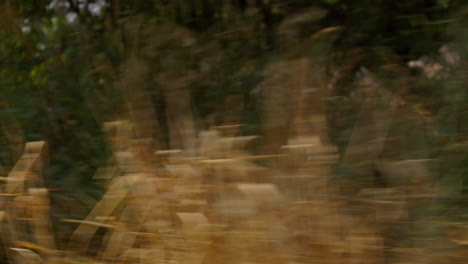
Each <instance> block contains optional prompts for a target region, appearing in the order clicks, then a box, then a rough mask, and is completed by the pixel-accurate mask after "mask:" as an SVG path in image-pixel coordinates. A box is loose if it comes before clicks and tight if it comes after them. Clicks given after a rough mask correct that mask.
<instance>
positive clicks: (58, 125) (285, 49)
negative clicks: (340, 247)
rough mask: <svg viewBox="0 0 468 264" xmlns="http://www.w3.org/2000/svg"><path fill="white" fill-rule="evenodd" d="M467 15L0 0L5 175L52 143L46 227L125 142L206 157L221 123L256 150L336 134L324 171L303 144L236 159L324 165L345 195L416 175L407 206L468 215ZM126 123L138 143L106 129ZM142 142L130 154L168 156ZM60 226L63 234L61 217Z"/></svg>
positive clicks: (439, 1) (277, 1)
mask: <svg viewBox="0 0 468 264" xmlns="http://www.w3.org/2000/svg"><path fill="white" fill-rule="evenodd" d="M467 16H468V9H467V6H466V4H465V3H463V1H455V0H411V1H371V0H353V1H345V0H316V1H307V0H229V1H228V0H226V1H220V0H154V1H138V0H137V1H123V0H35V1H12V0H1V1H0V39H1V41H0V56H1V59H0V84H1V86H0V87H1V88H0V93H1V95H2V96H1V99H0V117H1V119H0V120H2V123H1V128H2V130H1V132H0V164H1V165H2V172H3V174H4V175H5V176H6V175H7V174H8V173H9V172H10V171H11V170H12V169H13V166H14V165H15V164H17V162H18V160H20V157H22V155H23V153H24V151H25V150H24V146H25V144H26V142H32V141H46V142H48V151H47V156H48V158H47V162H46V165H45V166H44V167H43V168H42V169H43V170H44V180H45V186H46V187H47V188H49V190H56V191H50V197H51V201H52V211H51V214H52V216H53V219H54V224H55V225H57V226H58V225H59V224H58V222H59V221H60V219H62V218H67V219H68V218H73V219H80V220H82V219H85V218H86V216H87V215H88V213H89V211H91V208H93V207H94V205H95V204H96V203H97V201H98V200H100V199H101V197H102V196H103V194H104V193H105V189H103V188H102V186H99V185H98V184H96V182H95V181H93V180H92V179H93V177H95V175H97V174H99V173H101V172H102V170H103V168H109V167H118V166H117V165H116V164H121V162H122V161H121V160H119V155H117V154H116V153H118V152H119V151H122V150H127V148H130V147H129V145H132V144H134V145H137V146H140V147H141V149H139V150H138V151H136V152H138V153H140V152H142V151H143V152H144V151H146V152H151V154H152V153H153V152H154V151H163V150H169V149H171V150H174V149H181V150H184V154H185V155H186V156H185V158H187V157H192V158H193V157H198V158H203V157H204V155H203V151H204V150H203V146H202V145H203V144H202V143H203V138H204V136H206V137H208V136H209V135H210V134H209V133H207V132H206V131H208V130H218V131H219V132H220V133H221V134H223V136H225V137H229V138H230V137H234V136H236V137H240V136H247V135H259V136H260V137H259V138H257V139H255V140H253V141H249V144H247V148H248V149H249V151H250V152H251V153H253V154H252V155H255V156H260V155H276V154H287V155H293V156H294V157H296V156H295V155H299V156H300V157H301V158H304V157H303V156H301V155H303V154H304V153H309V152H310V151H312V152H313V151H315V150H304V149H303V148H302V147H300V146H306V145H313V144H316V143H317V138H320V140H319V142H320V144H323V145H324V147H323V148H321V149H320V151H319V152H320V153H321V154H323V153H324V152H327V151H326V150H327V149H328V148H332V149H333V147H335V146H336V148H337V150H336V153H335V154H336V156H334V157H335V158H336V160H334V162H330V163H332V164H331V165H330V166H331V171H327V172H323V171H322V168H321V167H320V166H319V165H317V164H319V163H320V162H319V161H314V162H311V161H310V160H308V159H307V158H304V159H301V158H297V159H289V158H285V160H280V161H278V160H276V159H270V158H265V159H260V158H259V159H258V160H257V159H255V162H252V164H250V163H249V164H248V165H246V164H245V163H242V164H241V165H239V164H238V166H239V167H244V166H245V167H248V168H250V169H251V168H252V167H251V166H261V167H262V168H267V169H268V170H269V172H270V173H271V174H274V176H278V175H280V174H290V175H296V176H297V175H300V174H301V175H302V174H303V173H306V174H315V173H316V172H315V171H314V168H315V167H320V168H321V169H320V170H319V171H320V172H319V174H324V175H326V177H327V182H328V181H329V183H328V184H329V185H330V186H332V187H331V188H332V189H333V191H330V193H327V195H335V196H336V197H342V198H347V199H348V198H349V199H351V200H352V201H355V200H353V199H358V198H356V197H358V196H359V197H361V196H362V195H364V196H366V195H368V193H367V194H366V190H367V191H369V190H371V189H378V191H377V193H379V194H378V195H377V196H379V197H380V196H384V197H385V196H386V194H382V195H380V194H381V191H382V190H384V189H385V190H390V189H393V188H397V189H398V188H400V187H408V186H413V187H415V186H417V187H418V188H416V187H415V188H416V189H417V190H413V189H411V190H406V189H405V191H404V195H406V196H418V197H419V196H424V197H426V198H427V195H429V196H430V197H431V198H430V199H428V200H423V201H419V200H418V202H414V203H411V209H407V208H406V209H407V210H408V212H409V214H410V216H408V218H409V219H411V220H412V221H419V220H421V221H422V219H424V221H426V220H427V219H431V220H434V219H437V220H438V221H439V220H440V221H445V222H447V223H448V222H450V223H452V222H453V221H457V222H466V221H468V219H467V217H468V213H467V210H466V206H467V204H466V199H465V196H466V195H467V194H468V177H467V176H468V154H467V153H468V152H467V151H466V150H467V147H468V146H467V144H468V138H467V134H468V93H467V87H466V86H465V83H466V78H468V75H467V70H468V67H467V65H465V64H466V63H465V61H466V58H467V57H468V53H467V52H468V49H467V48H466V45H465V44H466V39H465V34H464V32H466V30H467V27H468V23H467ZM121 120H128V121H129V123H130V124H131V125H130V126H132V127H133V130H132V131H134V134H132V136H131V138H133V139H135V142H137V143H129V139H128V138H125V137H122V136H121V135H120V136H119V135H114V134H113V133H117V134H118V133H121V132H116V131H120V130H119V129H122V128H120V127H121V125H118V124H120V123H112V122H114V121H121ZM105 124H107V125H105ZM116 124H117V125H116ZM238 124H242V126H234V127H235V128H232V127H229V126H230V125H238ZM122 126H125V125H122ZM115 127H119V128H115ZM237 128H238V129H237ZM230 129H231V130H230ZM236 129H237V130H236ZM123 130H125V129H123ZM122 133H124V132H122ZM124 134H125V133H124ZM122 138H125V140H124V139H122ZM138 140H139V141H138ZM239 140H240V139H239ZM314 140H315V141H314ZM116 142H124V143H121V144H123V145H119V144H120V143H116ZM132 142H133V141H132ZM138 142H139V143H138ZM236 142H237V141H236ZM239 142H244V141H242V140H240V141H239ZM125 144H127V145H125ZM139 144H140V145H139ZM233 144H234V143H233ZM236 144H241V143H236ZM242 144H243V143H242ZM242 144H241V145H242ZM132 146H133V145H132ZM236 146H237V145H236ZM296 146H299V147H298V149H302V150H295V148H296ZM133 147H134V148H138V147H135V146H133ZM142 149H143V150H142ZM132 151H135V150H132ZM236 151H238V149H236ZM236 151H234V150H231V149H230V150H229V151H228V152H227V154H226V153H221V154H220V153H217V154H216V155H215V154H213V155H214V156H210V157H209V158H210V159H218V158H219V159H221V158H228V157H229V158H235V157H237V155H240V154H239V152H236ZM295 151H298V152H295ZM300 151H303V152H304V153H303V152H300ZM308 151H309V152H308ZM317 151H318V150H317ZM299 152H300V154H298V153H299ZM331 152H333V153H334V151H331ZM241 153H243V154H242V155H244V154H245V153H244V152H241ZM291 153H293V154H291ZM335 154H334V155H335ZM242 155H240V156H242ZM150 156H151V158H148V157H147V156H145V155H141V156H139V157H138V159H139V160H145V161H144V163H145V162H147V163H151V164H152V166H153V169H154V168H161V167H164V166H165V163H164V162H161V161H160V160H157V161H155V160H154V157H153V156H152V155H150ZM306 156H307V155H306ZM327 157H328V156H327ZM178 158H180V157H178ZM205 158H206V157H205ZM327 159H328V158H327ZM119 162H120V163H119ZM184 162H185V161H184ZM166 165H167V164H166ZM119 166H120V165H119ZM233 166H234V165H233ZM249 166H250V167H249ZM204 169H205V168H204ZM122 170H125V169H122ZM421 171H424V172H421ZM256 173H257V172H256ZM256 173H253V174H255V175H256V177H260V176H258V175H257V174H256ZM259 174H261V173H259ZM206 175H208V174H206ZM206 175H205V176H206ZM249 175H250V174H249ZM417 175H419V176H420V175H424V176H422V178H418V177H417ZM270 176H272V175H270ZM206 177H208V176H206ZM291 177H292V176H291ZM295 181H296V180H294V179H291V182H295ZM278 186H282V185H281V184H278ZM295 186H296V185H295ZM327 186H328V185H327ZM283 187H284V186H283ZM316 187H317V186H316ZM322 187H323V186H322ZM294 188H298V187H297V186H296V187H294ZM327 188H328V187H327ZM280 189H281V188H280ZM281 190H282V191H284V190H283V189H281ZM314 190H315V189H314ZM298 192H299V191H298ZM290 195H292V196H294V195H293V194H290ZM375 195H376V194H375V193H374V196H375ZM391 195H395V196H398V195H400V193H398V191H397V194H396V193H392V194H391ZM306 196H307V195H306ZM371 196H372V195H371ZM374 196H373V197H374ZM406 196H405V197H406ZM296 198H297V197H296ZM296 198H294V199H296ZM308 198H310V197H308ZM361 198H362V197H361ZM361 198H359V199H361ZM367 198H369V197H367V196H366V199H367ZM374 198H375V197H374ZM294 199H293V200H294ZM301 199H302V198H297V199H296V200H301ZM408 199H409V198H408ZM85 201H91V202H89V203H87V202H85ZM427 204H430V206H428V205H427ZM323 206H325V205H323ZM326 206H330V208H335V207H334V206H335V205H334V204H333V205H331V204H328V203H327V204H326ZM353 206H355V204H353ZM67 207H73V208H80V209H75V210H67ZM343 207H345V206H341V205H340V206H337V207H336V208H339V209H337V210H342V209H343ZM357 207H359V206H357ZM409 207H410V206H408V208H409ZM428 208H431V209H428ZM434 208H435V209H434ZM309 209H310V208H309ZM406 209H405V210H406ZM330 210H331V209H330ZM343 210H345V209H343ZM379 210H381V209H379ZM402 210H403V209H402ZM358 211H359V210H358ZM395 211H398V210H397V209H395ZM394 215H397V213H395V214H394ZM314 217H315V216H314ZM343 217H344V218H345V216H343ZM397 218H398V217H397ZM402 219H403V218H398V220H395V221H396V222H398V221H403V222H404V220H402ZM385 221H387V220H385ZM385 221H384V222H385ZM428 221H429V220H428ZM387 222H392V220H388V221H387ZM387 222H386V223H387ZM402 226H403V225H402ZM435 226H437V225H435V224H433V225H431V224H427V225H422V226H421V227H420V226H417V227H414V226H413V227H408V226H405V228H408V229H409V231H404V232H403V231H401V232H396V231H395V232H394V233H398V238H392V239H387V241H391V242H388V243H390V244H388V243H387V244H385V246H386V247H397V245H396V244H398V243H403V244H404V243H406V242H401V241H407V240H408V241H409V240H411V237H418V238H421V237H422V235H421V234H420V233H417V232H421V233H423V234H424V235H425V236H437V235H440V234H442V233H444V232H446V231H447V230H445V229H444V230H441V229H443V228H440V227H439V226H437V227H435ZM392 228H393V229H392ZM444 228H445V227H444ZM58 229H59V228H58ZM332 229H333V228H332ZM364 229H365V228H364ZM364 229H363V230H361V231H362V232H364V233H365V232H371V231H369V230H364ZM383 229H385V228H383ZM394 229H398V226H397V224H395V225H392V227H391V228H388V229H386V230H385V231H382V232H381V230H380V229H379V231H375V232H378V233H379V234H380V235H381V237H390V236H391V235H392V232H393V231H392V230H394ZM55 232H56V233H60V236H63V238H62V239H63V241H62V243H63V244H64V245H65V241H66V240H67V239H68V237H69V236H70V234H71V232H72V230H62V229H60V230H58V231H57V230H56V231H55ZM67 232H68V233H67ZM416 233H417V234H416ZM444 234H445V233H444ZM395 236H397V235H395ZM421 239H422V238H421ZM59 240H60V239H59ZM461 240H463V239H461ZM461 240H460V239H457V241H461ZM395 241H397V242H395ZM463 241H464V240H463ZM463 241H462V242H460V245H464V244H463V243H466V241H464V242H463ZM392 243H394V244H392ZM408 243H409V242H408ZM64 245H62V246H63V247H65V246H64ZM399 246H401V245H399ZM406 246H407V247H410V246H408V245H406V244H405V247H406ZM387 259H391V257H388V256H387ZM295 261H299V260H295ZM330 261H331V260H330Z"/></svg>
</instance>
